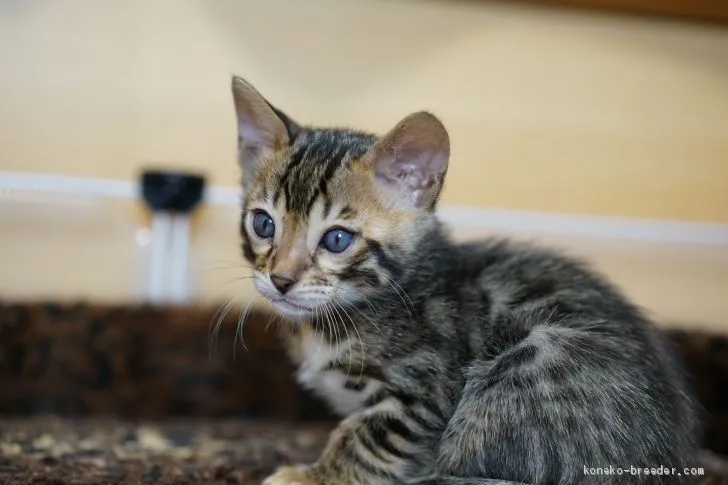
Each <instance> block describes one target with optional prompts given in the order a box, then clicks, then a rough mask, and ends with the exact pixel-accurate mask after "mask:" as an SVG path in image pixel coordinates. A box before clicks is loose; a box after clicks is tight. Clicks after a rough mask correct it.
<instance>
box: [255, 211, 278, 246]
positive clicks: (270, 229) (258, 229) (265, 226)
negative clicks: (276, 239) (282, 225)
mask: <svg viewBox="0 0 728 485" xmlns="http://www.w3.org/2000/svg"><path fill="white" fill-rule="evenodd" d="M253 230H254V231H255V233H256V234H257V235H258V237H261V238H263V239H270V238H272V237H273V234H275V232H276V225H275V224H274V223H273V219H272V218H271V216H269V215H268V213H267V212H265V211H261V210H259V211H256V212H255V215H254V216H253Z"/></svg>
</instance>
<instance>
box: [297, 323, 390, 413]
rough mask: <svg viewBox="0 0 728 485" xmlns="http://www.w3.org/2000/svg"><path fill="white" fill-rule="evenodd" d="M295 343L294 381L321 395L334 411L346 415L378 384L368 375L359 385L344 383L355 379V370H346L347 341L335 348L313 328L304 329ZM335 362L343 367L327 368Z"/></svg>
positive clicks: (369, 394) (356, 344) (378, 384)
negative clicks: (350, 385) (296, 365)
mask: <svg viewBox="0 0 728 485" xmlns="http://www.w3.org/2000/svg"><path fill="white" fill-rule="evenodd" d="M298 343H299V348H298V352H297V354H298V355H297V357H298V361H299V367H298V372H297V374H296V376H297V378H298V382H300V383H301V385H302V386H304V387H306V388H308V389H310V390H312V391H314V392H315V393H316V394H318V395H319V396H320V397H322V398H323V399H325V400H326V401H327V402H328V403H329V405H330V406H331V407H332V409H333V410H334V411H335V412H337V413H339V414H341V415H343V416H348V415H350V414H352V413H355V412H356V411H359V410H360V409H362V408H363V405H364V402H365V401H366V400H367V398H369V397H370V396H371V395H372V394H374V393H375V392H376V391H377V390H378V389H379V388H380V387H381V383H380V382H377V381H374V380H371V379H370V380H368V381H366V383H365V384H364V385H363V387H361V388H359V389H351V388H349V387H347V385H346V384H347V382H351V381H357V380H358V379H359V375H358V373H357V371H355V370H351V372H349V373H348V372H347V370H348V365H347V363H348V361H349V358H348V353H347V352H348V350H349V347H348V344H340V345H339V348H338V349H337V346H336V345H330V344H329V343H328V342H326V341H325V340H324V339H322V338H321V335H319V334H316V333H314V332H305V333H304V334H303V335H302V336H301V339H300V340H299V342H298ZM351 345H352V346H358V345H359V343H358V342H352V343H351ZM335 362H341V366H340V367H342V368H343V369H344V370H343V371H341V370H338V369H333V370H332V369H330V366H331V364H332V363H335ZM347 373H348V376H347Z"/></svg>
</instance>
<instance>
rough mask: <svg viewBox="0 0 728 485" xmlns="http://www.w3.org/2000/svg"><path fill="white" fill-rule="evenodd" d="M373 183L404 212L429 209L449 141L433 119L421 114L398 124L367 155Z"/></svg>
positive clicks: (443, 168)
mask: <svg viewBox="0 0 728 485" xmlns="http://www.w3.org/2000/svg"><path fill="white" fill-rule="evenodd" d="M367 158H368V160H369V162H370V163H371V164H372V168H373V170H374V173H375V177H376V181H377V182H376V183H377V184H378V185H379V186H380V188H382V189H383V190H384V192H385V193H386V195H387V198H388V199H390V200H391V199H392V198H393V199H394V200H393V201H392V202H394V203H395V204H396V205H397V206H399V207H403V208H407V209H410V210H411V209H427V210H429V209H432V208H434V206H435V203H436V202H437V197H438V195H439V194H440V190H441V189H442V184H443V182H444V180H445V173H446V172H447V166H448V160H449V158H450V138H449V136H448V134H447V130H446V129H445V127H444V126H443V124H442V123H441V122H440V120H439V119H437V118H436V117H435V116H434V115H432V114H430V113H427V112H424V111H421V112H418V113H414V114H411V115H409V116H407V117H406V118H405V119H403V120H402V121H400V122H399V123H398V124H397V126H395V127H394V128H393V129H392V130H391V131H390V132H389V133H387V134H386V135H385V136H384V137H382V138H381V139H380V140H379V141H378V142H377V143H375V144H374V146H373V147H372V148H371V149H370V150H369V152H368V153H367Z"/></svg>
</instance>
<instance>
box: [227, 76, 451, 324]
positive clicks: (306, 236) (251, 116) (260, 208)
mask: <svg viewBox="0 0 728 485" xmlns="http://www.w3.org/2000/svg"><path fill="white" fill-rule="evenodd" d="M232 92H233V98H234V101H235V109H236V113H237V121H238V145H239V158H240V165H241V168H242V172H243V195H244V199H243V213H242V221H241V233H242V238H243V253H244V256H245V258H246V259H247V260H248V261H249V262H250V263H251V265H252V266H253V269H254V274H255V286H256V288H257V289H258V291H259V292H260V293H261V294H262V295H263V296H264V297H266V298H267V299H269V300H270V301H271V302H272V303H273V305H274V306H275V307H276V309H277V310H278V312H279V313H281V314H282V315H284V316H287V317H290V318H294V319H304V318H308V317H312V316H314V315H315V314H316V313H318V314H322V312H325V311H326V308H327V307H328V309H329V310H330V311H334V312H335V311H337V310H336V307H337V306H339V305H344V306H347V305H350V304H355V303H357V302H361V301H363V300H364V299H365V298H366V297H368V296H372V295H375V294H377V293H378V292H382V291H390V290H392V289H393V287H395V286H396V285H397V283H396V278H397V276H398V275H399V273H401V272H402V271H404V270H405V269H406V266H407V265H409V264H412V263H414V262H415V261H416V255H415V254H414V252H415V245H416V243H417V241H419V240H420V239H421V238H422V236H423V235H424V234H425V233H426V231H427V230H428V228H429V227H431V226H432V224H433V221H434V218H433V210H434V207H435V204H436V202H437V198H438V195H439V193H440V189H441V188H442V183H443V180H444V177H445V173H446V171H447V165H448V157H449V153H450V145H449V138H448V135H447V132H446V130H445V128H444V127H443V125H442V124H441V123H440V121H439V120H438V119H437V118H435V117H434V116H433V115H431V114H428V113H425V112H420V113H415V114H412V115H410V116H408V117H406V118H405V119H403V120H402V121H401V122H400V123H399V124H397V126H395V127H394V128H393V129H392V130H391V131H390V132H389V133H387V134H386V135H384V136H382V137H377V136H374V135H370V134H366V133H362V132H357V131H351V130H342V129H317V128H309V127H303V126H299V125H298V124H296V123H295V122H294V121H292V120H291V119H290V118H288V117H287V116H286V115H285V114H283V113H282V112H281V111H279V110H277V109H276V108H274V107H273V106H272V105H270V104H269V103H268V102H267V101H266V100H265V99H264V98H263V97H262V96H261V95H260V94H259V93H258V92H257V91H256V90H255V89H254V88H253V87H252V86H251V85H250V84H248V83H247V82H246V81H244V80H243V79H240V78H238V77H234V78H233V81H232Z"/></svg>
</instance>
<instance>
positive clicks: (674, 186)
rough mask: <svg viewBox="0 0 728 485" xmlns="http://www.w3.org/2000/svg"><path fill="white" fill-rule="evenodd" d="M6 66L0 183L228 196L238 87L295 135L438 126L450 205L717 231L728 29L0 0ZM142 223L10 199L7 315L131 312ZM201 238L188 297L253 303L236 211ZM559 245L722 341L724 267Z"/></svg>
mask: <svg viewBox="0 0 728 485" xmlns="http://www.w3.org/2000/svg"><path fill="white" fill-rule="evenodd" d="M0 63H1V64H0V65H2V68H0V93H2V94H1V95H0V103H2V104H1V105H0V170H23V171H35V172H59V173H67V174H76V175H92V176H100V177H108V178H122V179H131V178H134V177H136V175H137V173H138V171H139V170H140V169H141V167H143V166H144V163H145V162H147V161H152V162H163V163H168V164H170V165H174V166H180V167H185V168H189V169H195V170H203V171H205V172H206V173H208V174H209V176H210V179H211V182H212V183H214V184H223V185H232V184H234V183H235V181H236V180H237V178H238V172H237V168H236V166H235V163H234V145H235V133H234V127H233V113H232V110H231V106H230V95H229V91H228V83H229V76H230V73H232V72H235V73H239V74H242V75H244V76H246V77H247V78H248V79H249V80H251V81H252V82H254V83H255V84H256V85H257V86H258V87H259V88H260V89H261V90H262V91H263V92H264V93H265V94H266V95H267V96H268V97H269V98H270V99H271V100H272V101H273V102H275V103H276V104H278V105H279V106H281V107H283V108H284V109H286V110H287V111H288V112H290V114H292V115H293V116H295V117H297V118H298V119H300V120H301V121H304V122H317V123H323V124H343V125H353V126H359V127H362V128H366V129H371V130H378V131H382V130H385V129H387V128H388V127H389V126H391V125H393V124H394V123H395V122H396V121H397V120H398V119H399V118H400V117H401V116H403V115H405V114H406V113H408V112H410V111H414V110H418V109H422V108H426V109H430V110H432V111H435V112H436V113H438V114H439V115H440V116H441V117H442V118H443V119H444V120H445V122H446V124H447V125H448V126H449V127H450V131H451V134H452V138H453V160H452V166H451V171H450V179H449V183H448V185H447V189H446V192H445V195H444V202H445V203H450V204H470V205H480V206H493V207H504V208H512V209H528V210H540V211H559V212H581V213H591V214H609V215H616V216H643V217H655V218H674V219H690V220H704V221H721V222H728V190H726V188H727V187H728V89H726V87H727V86H728V30H726V29H719V28H717V27H710V26H706V25H691V24H677V23H668V22H652V21H647V20H634V19H629V18H628V17H608V16H590V15H587V14H576V13H569V12H568V11H547V10H539V9H529V8H525V7H512V6H501V5H498V6H497V5H494V4H490V3H488V2H485V1H483V2H452V1H441V2H437V1H404V0H388V1H386V2H385V1H383V0H382V1H371V0H360V1H355V0H308V1H307V2H298V1H294V0H266V1H262V0H261V1H256V2H253V1H242V0H216V1H214V2H211V1H203V0H155V1H148V0H126V1H123V2H122V1H117V2H99V1H92V0H86V1H84V0H43V1H41V0H35V1H31V0H28V1H22V2H20V1H19V2H0ZM148 223H149V221H148V219H147V217H145V216H144V213H143V211H142V209H141V208H140V207H139V205H137V204H136V203H132V202H128V201H104V202H99V201H97V200H86V201H84V200H82V199H54V198H50V199H47V200H45V201H43V200H37V197H36V200H33V201H29V200H17V199H10V198H8V197H5V198H3V199H0V233H1V234H2V236H1V237H0V268H2V272H1V273H0V295H1V296H2V297H3V298H18V299H25V298H31V299H35V298H44V297H48V298H59V297H60V298H63V299H77V298H88V299H96V300H107V301H120V300H121V301H127V300H132V299H136V298H138V297H140V296H141V295H142V294H143V293H144V290H145V287H144V284H145V281H146V263H147V257H148V249H149V248H148V246H143V245H139V244H138V242H139V241H140V239H139V235H140V234H143V230H144V228H145V227H146V226H147V225H148ZM140 229H141V230H142V232H141V233H140V232H139V231H140ZM483 235H484V233H477V234H476V233H465V232H463V233H460V234H458V237H461V238H466V237H474V236H478V237H480V236H483ZM192 236H193V240H192V255H191V256H192V266H191V274H192V279H193V282H194V285H195V286H194V288H193V291H194V296H195V298H198V299H203V300H208V301H211V300H219V299H221V298H228V297H233V296H235V297H238V298H239V299H240V300H241V301H243V300H246V299H250V298H253V297H254V295H255V294H254V292H253V290H252V287H251V285H250V283H249V281H248V280H239V279H238V278H240V277H242V276H245V275H246V274H247V271H245V270H244V269H243V268H242V267H241V264H242V263H241V259H240V255H239V242H238V237H237V220H236V213H235V211H234V210H232V209H219V210H213V209H209V208H208V209H205V210H203V211H202V212H201V213H199V214H197V215H196V217H195V221H194V224H193V231H192ZM524 236H529V235H524ZM142 239H143V238H142ZM548 242H553V243H554V244H558V245H560V246H564V247H567V248H568V249H570V250H572V251H573V252H575V253H577V254H580V255H583V256H585V257H587V258H588V259H590V260H592V261H594V262H595V264H597V265H598V267H599V268H600V269H602V270H603V271H605V272H606V273H607V274H608V275H609V276H610V277H612V278H613V279H614V280H615V281H616V282H617V283H618V284H620V285H622V286H623V287H624V288H625V289H626V291H627V292H628V293H629V294H630V295H631V296H633V297H634V298H635V299H636V301H637V302H638V303H640V304H642V305H644V306H645V307H647V308H648V309H649V310H651V311H653V312H655V315H656V316H657V317H658V318H659V319H661V320H665V321H667V320H684V321H695V322H700V323H701V324H703V325H709V326H713V327H723V328H725V327H726V325H727V323H726V322H728V300H726V298H725V295H726V294H728V249H726V248H722V249H721V248H696V247H688V246H677V245H669V246H660V245H653V246H647V245H643V244H636V243H626V242H616V241H611V242H607V241H589V240H583V239H581V240H579V239H573V238H571V239H555V238H551V239H548Z"/></svg>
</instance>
